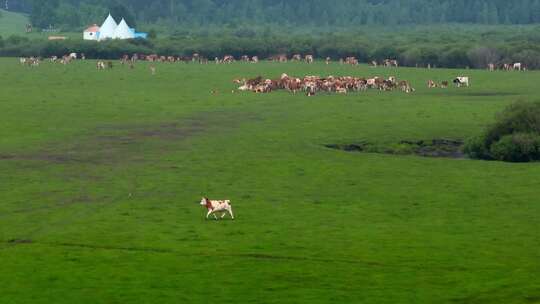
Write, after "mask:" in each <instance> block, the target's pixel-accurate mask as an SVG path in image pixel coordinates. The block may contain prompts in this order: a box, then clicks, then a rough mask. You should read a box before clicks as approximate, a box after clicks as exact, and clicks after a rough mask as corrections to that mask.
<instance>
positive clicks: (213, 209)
mask: <svg viewBox="0 0 540 304" xmlns="http://www.w3.org/2000/svg"><path fill="white" fill-rule="evenodd" d="M200 205H201V206H205V207H206V209H207V210H208V213H206V218H207V219H208V217H209V216H210V215H213V216H214V218H215V219H216V220H217V219H218V218H217V217H216V213H221V218H223V217H225V215H226V214H227V213H229V215H230V216H231V219H233V220H234V215H233V211H232V206H231V201H230V200H209V199H208V198H207V197H203V198H202V199H201V203H200Z"/></svg>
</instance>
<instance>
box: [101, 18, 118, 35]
mask: <svg viewBox="0 0 540 304" xmlns="http://www.w3.org/2000/svg"><path fill="white" fill-rule="evenodd" d="M117 27H118V25H117V24H116V21H114V18H113V17H112V16H111V14H109V17H107V19H105V22H103V25H102V26H101V27H100V29H99V40H104V39H108V38H113V36H114V31H115V30H116V28H117Z"/></svg>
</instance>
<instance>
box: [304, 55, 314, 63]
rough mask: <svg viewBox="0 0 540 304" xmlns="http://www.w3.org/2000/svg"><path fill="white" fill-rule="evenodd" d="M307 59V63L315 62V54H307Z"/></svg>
mask: <svg viewBox="0 0 540 304" xmlns="http://www.w3.org/2000/svg"><path fill="white" fill-rule="evenodd" d="M305 60H306V63H310V64H311V63H313V61H314V60H313V55H306V58H305Z"/></svg>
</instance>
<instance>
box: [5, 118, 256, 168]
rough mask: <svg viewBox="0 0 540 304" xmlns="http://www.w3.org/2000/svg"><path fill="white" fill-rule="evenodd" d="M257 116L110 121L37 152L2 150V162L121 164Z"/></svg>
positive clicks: (232, 126)
mask: <svg viewBox="0 0 540 304" xmlns="http://www.w3.org/2000/svg"><path fill="white" fill-rule="evenodd" d="M254 119H256V116H255V115H254V114H252V113H243V112H235V111H220V112H202V113H196V114H194V115H191V116H188V117H186V118H181V119H178V120H177V121H171V122H162V123H155V124H135V123H134V124H110V125H106V126H98V127H96V128H95V129H94V130H91V132H90V133H93V134H94V135H91V136H81V137H79V138H72V139H68V140H66V141H64V142H55V143H50V144H46V145H45V146H44V147H41V148H39V149H37V150H36V151H25V152H21V153H2V152H1V151H0V161H10V160H13V161H19V162H20V161H23V162H24V161H39V162H41V163H43V164H59V165H60V164H61V165H70V164H72V165H76V164H89V165H119V164H125V163H126V162H138V161H144V155H145V153H148V152H150V153H152V152H157V153H161V154H163V155H165V154H167V152H171V149H173V148H174V147H176V148H177V147H178V145H179V144H181V143H182V142H183V141H185V140H187V139H189V138H191V137H196V136H198V135H201V134H208V133H216V132H227V131H228V130H231V129H234V128H235V127H236V126H238V125H240V124H242V123H243V122H246V121H249V120H254ZM146 145H151V146H152V147H151V150H150V151H144V152H143V151H141V150H140V149H137V147H138V146H146ZM152 150H153V151H152Z"/></svg>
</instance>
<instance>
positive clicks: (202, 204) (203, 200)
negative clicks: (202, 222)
mask: <svg viewBox="0 0 540 304" xmlns="http://www.w3.org/2000/svg"><path fill="white" fill-rule="evenodd" d="M207 202H208V198H206V197H203V198H202V199H201V203H200V205H201V206H206V204H207Z"/></svg>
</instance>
